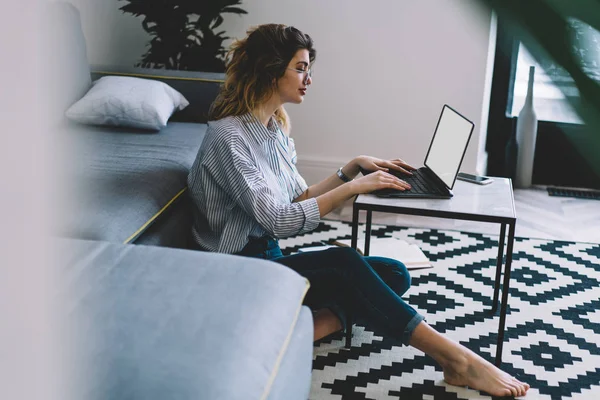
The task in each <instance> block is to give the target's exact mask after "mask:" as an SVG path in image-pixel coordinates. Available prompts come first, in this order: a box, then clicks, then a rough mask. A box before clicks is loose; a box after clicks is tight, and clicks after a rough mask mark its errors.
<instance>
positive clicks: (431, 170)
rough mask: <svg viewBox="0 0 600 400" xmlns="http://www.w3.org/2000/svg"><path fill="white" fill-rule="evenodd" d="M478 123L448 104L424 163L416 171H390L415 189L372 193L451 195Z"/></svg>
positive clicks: (432, 196) (405, 196) (415, 195)
mask: <svg viewBox="0 0 600 400" xmlns="http://www.w3.org/2000/svg"><path fill="white" fill-rule="evenodd" d="M474 126H475V125H474V124H473V122H471V121H469V120H468V119H466V118H465V117H464V116H462V115H461V114H460V113H459V112H458V111H456V110H454V109H453V108H452V107H450V106H449V105H447V104H445V105H444V107H443V108H442V113H441V114H440V119H439V120H438V123H437V126H436V128H435V132H434V133H433V138H432V139H431V144H430V145H429V150H428V151H427V155H426V156H425V162H424V163H423V164H424V167H421V168H419V169H416V170H414V171H412V173H413V174H412V175H406V174H402V173H400V172H396V171H390V173H391V174H393V175H396V176H397V177H399V178H400V179H402V180H404V181H406V182H407V183H408V184H410V185H411V189H407V190H405V191H401V190H396V189H382V190H376V191H374V192H372V193H373V194H375V195H377V196H379V197H392V198H429V199H449V198H451V197H452V196H453V194H452V188H453V187H454V182H455V181H456V176H457V175H458V170H459V169H460V165H461V164H462V161H463V158H464V156H465V153H466V151H467V146H468V145H469V140H471V134H472V133H473V128H474ZM365 172H367V171H363V173H365ZM367 173H369V172H367Z"/></svg>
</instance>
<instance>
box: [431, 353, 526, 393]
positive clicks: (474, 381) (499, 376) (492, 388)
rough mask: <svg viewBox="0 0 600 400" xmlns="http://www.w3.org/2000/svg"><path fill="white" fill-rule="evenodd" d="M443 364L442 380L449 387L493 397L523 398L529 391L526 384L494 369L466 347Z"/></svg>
mask: <svg viewBox="0 0 600 400" xmlns="http://www.w3.org/2000/svg"><path fill="white" fill-rule="evenodd" d="M461 347H462V346H461ZM444 364H445V365H442V368H443V369H444V380H445V381H446V382H447V383H449V384H450V385H455V386H468V387H470V388H473V389H477V390H482V391H484V392H487V393H489V394H491V395H493V396H525V393H526V392H527V390H528V389H529V385H528V384H526V383H523V382H521V381H519V380H517V379H515V378H513V377H512V376H510V375H509V374H507V373H506V372H504V371H502V370H500V369H498V368H496V366H494V365H493V364H491V363H489V362H488V361H486V360H484V359H483V358H481V357H480V356H478V355H477V354H475V353H473V352H472V351H471V350H469V349H467V348H466V347H463V352H462V354H460V355H457V357H454V359H453V360H449V361H446V362H444Z"/></svg>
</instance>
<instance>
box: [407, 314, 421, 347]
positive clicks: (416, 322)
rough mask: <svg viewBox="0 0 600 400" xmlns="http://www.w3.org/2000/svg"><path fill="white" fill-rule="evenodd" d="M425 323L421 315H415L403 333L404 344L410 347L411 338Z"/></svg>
mask: <svg viewBox="0 0 600 400" xmlns="http://www.w3.org/2000/svg"><path fill="white" fill-rule="evenodd" d="M423 321H425V317H424V316H422V315H421V314H419V313H417V314H415V316H414V317H412V319H411V320H410V321H408V324H407V325H406V328H405V329H404V332H403V333H402V338H401V340H402V343H404V344H405V345H407V346H408V343H409V342H410V338H411V337H412V334H413V332H414V331H415V328H416V327H417V325H419V324H420V323H421V322H423Z"/></svg>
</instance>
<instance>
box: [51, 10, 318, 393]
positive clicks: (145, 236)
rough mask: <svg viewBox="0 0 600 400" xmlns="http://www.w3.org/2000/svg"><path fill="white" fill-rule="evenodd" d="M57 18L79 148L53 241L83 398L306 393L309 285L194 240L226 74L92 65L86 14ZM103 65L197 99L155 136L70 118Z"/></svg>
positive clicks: (59, 105) (57, 62)
mask: <svg viewBox="0 0 600 400" xmlns="http://www.w3.org/2000/svg"><path fill="white" fill-rule="evenodd" d="M48 17H49V18H50V19H51V20H52V21H53V24H52V25H51V26H52V34H49V35H48V38H49V39H50V42H51V43H50V44H51V45H52V46H53V48H56V51H55V52H54V54H55V55H56V57H55V58H54V59H53V60H49V63H50V64H52V66H51V67H49V71H52V73H53V74H56V75H57V76H56V77H55V78H56V82H62V84H61V87H60V88H59V89H60V90H59V91H58V92H56V98H55V101H54V106H55V111H56V112H57V113H59V114H60V115H58V114H57V115H56V122H57V124H58V126H60V127H61V129H59V132H60V135H63V136H64V137H63V139H65V141H66V142H67V143H68V146H67V147H66V152H67V153H68V155H69V157H67V159H66V160H65V161H64V162H63V164H64V165H63V166H64V167H65V168H64V170H65V176H64V177H63V179H64V180H65V181H66V182H67V189H66V194H65V195H64V200H65V204H63V208H64V210H63V211H62V212H61V218H60V223H59V224H58V225H57V227H56V235H55V236H58V237H57V238H56V246H57V249H58V254H59V260H60V266H61V271H62V273H63V276H64V279H63V280H62V281H63V286H62V287H61V293H63V294H64V295H65V297H64V298H66V299H68V300H67V305H68V307H67V310H66V311H67V316H68V318H69V324H68V326H69V327H71V329H70V331H69V338H70V345H71V346H72V347H73V354H75V355H76V357H75V358H73V359H72V361H73V363H74V368H72V370H73V371H76V372H75V375H76V376H74V377H73V379H74V381H76V382H80V384H79V385H77V388H78V389H77V390H78V391H80V393H76V397H77V398H87V399H121V398H123V399H170V398H173V399H192V398H193V399H306V398H307V397H308V393H309V387H310V377H311V363H312V336H313V326H312V315H311V313H310V310H309V309H308V308H307V307H305V306H303V305H302V302H303V299H304V296H305V294H306V291H307V290H308V282H307V281H306V280H305V279H304V278H303V277H301V276H300V275H298V274H297V273H295V272H294V271H292V270H290V269H288V268H285V267H283V266H281V265H279V264H276V263H272V262H269V261H263V260H253V259H248V258H244V257H237V256H230V255H223V254H211V253H204V252H198V251H193V250H188V249H186V247H187V243H188V239H189V237H190V234H191V229H190V227H191V212H190V209H189V199H187V197H186V187H185V185H186V177H187V174H188V171H189V168H190V166H191V164H192V162H193V160H194V158H195V156H196V153H197V150H198V148H199V146H200V143H201V142H202V139H203V136H204V134H205V131H206V127H207V126H206V124H205V121H206V111H207V109H208V106H209V104H210V102H212V100H213V99H214V96H215V94H216V92H217V90H218V85H219V83H220V80H222V75H218V74H204V73H187V72H173V71H152V70H141V69H135V68H125V69H123V68H107V67H102V68H90V65H89V64H88V61H87V57H86V46H85V39H84V36H83V32H82V29H81V24H80V19H79V13H78V11H77V9H76V8H75V7H73V6H72V5H70V4H69V3H60V2H55V3H52V4H51V5H49V12H48ZM105 74H129V75H136V76H137V75H143V76H145V77H146V78H152V79H161V80H164V81H165V82H167V83H168V84H170V85H171V86H173V87H175V88H176V89H177V90H179V91H180V92H181V93H182V94H183V95H184V96H185V97H186V98H187V99H188V100H189V101H190V103H191V105H190V106H189V109H187V110H184V112H180V113H178V114H176V115H174V116H173V117H172V119H171V120H170V122H169V123H168V125H167V127H166V128H164V129H162V130H161V131H160V132H155V133H149V132H140V131H134V130H128V129H114V128H107V127H92V126H84V125H77V124H73V123H69V122H67V121H65V120H64V119H63V118H62V115H63V114H62V113H64V111H65V110H66V108H68V107H69V106H70V105H71V104H73V103H74V102H75V101H77V100H78V99H79V98H81V97H82V96H83V95H84V94H85V92H86V91H87V90H88V88H89V87H90V85H91V82H92V80H93V79H95V78H97V77H98V76H101V75H105ZM64 82H66V83H67V84H66V85H64ZM55 89H56V88H55Z"/></svg>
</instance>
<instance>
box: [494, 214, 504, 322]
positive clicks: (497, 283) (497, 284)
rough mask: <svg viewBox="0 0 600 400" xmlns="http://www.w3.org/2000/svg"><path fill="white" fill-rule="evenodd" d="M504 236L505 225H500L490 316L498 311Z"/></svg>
mask: <svg viewBox="0 0 600 400" xmlns="http://www.w3.org/2000/svg"><path fill="white" fill-rule="evenodd" d="M505 236H506V224H505V223H502V224H501V228H500V238H499V239H500V241H499V242H498V261H497V262H496V281H495V282H494V301H493V303H492V314H495V313H496V311H498V295H499V294H500V274H501V273H502V264H503V262H502V261H503V258H504V237H505Z"/></svg>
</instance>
